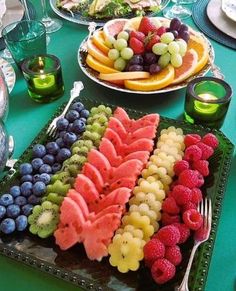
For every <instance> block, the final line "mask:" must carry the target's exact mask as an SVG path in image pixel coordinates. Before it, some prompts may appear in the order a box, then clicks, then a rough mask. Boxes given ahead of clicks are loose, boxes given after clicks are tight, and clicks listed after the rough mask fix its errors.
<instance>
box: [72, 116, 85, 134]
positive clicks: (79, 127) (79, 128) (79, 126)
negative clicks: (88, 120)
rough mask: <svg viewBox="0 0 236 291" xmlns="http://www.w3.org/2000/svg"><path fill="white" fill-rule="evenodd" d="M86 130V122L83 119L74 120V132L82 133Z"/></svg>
mask: <svg viewBox="0 0 236 291" xmlns="http://www.w3.org/2000/svg"><path fill="white" fill-rule="evenodd" d="M83 131H85V123H84V122H83V121H81V119H77V120H75V121H74V122H73V132H75V133H81V132H83Z"/></svg>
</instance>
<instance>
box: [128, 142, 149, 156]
mask: <svg viewBox="0 0 236 291" xmlns="http://www.w3.org/2000/svg"><path fill="white" fill-rule="evenodd" d="M153 145H154V141H153V140H151V139H148V138H140V139H138V140H136V141H134V142H133V143H131V144H129V145H128V146H127V148H126V149H125V152H124V153H125V155H128V154H131V153H133V152H137V151H148V152H151V151H152V149H153Z"/></svg>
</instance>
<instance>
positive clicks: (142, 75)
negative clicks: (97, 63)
mask: <svg viewBox="0 0 236 291" xmlns="http://www.w3.org/2000/svg"><path fill="white" fill-rule="evenodd" d="M149 77H150V74H149V73H148V72H119V73H113V74H103V73H100V74H99V79H101V80H104V81H114V80H135V79H147V78H149ZM137 82H139V81H137Z"/></svg>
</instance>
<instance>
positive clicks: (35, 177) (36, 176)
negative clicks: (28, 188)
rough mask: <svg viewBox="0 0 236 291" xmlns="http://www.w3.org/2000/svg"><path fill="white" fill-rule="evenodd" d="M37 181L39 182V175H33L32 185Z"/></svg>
mask: <svg viewBox="0 0 236 291" xmlns="http://www.w3.org/2000/svg"><path fill="white" fill-rule="evenodd" d="M38 181H41V180H40V174H35V175H34V176H33V181H32V182H33V183H36V182H38Z"/></svg>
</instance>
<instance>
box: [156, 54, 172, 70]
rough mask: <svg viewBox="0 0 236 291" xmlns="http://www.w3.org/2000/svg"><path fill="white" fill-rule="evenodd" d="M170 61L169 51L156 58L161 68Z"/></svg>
mask: <svg viewBox="0 0 236 291" xmlns="http://www.w3.org/2000/svg"><path fill="white" fill-rule="evenodd" d="M169 62H170V53H165V54H164V55H162V56H160V58H159V60H158V65H159V66H160V67H161V68H165V67H166V66H167V65H168V64H169Z"/></svg>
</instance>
